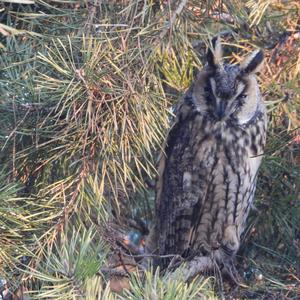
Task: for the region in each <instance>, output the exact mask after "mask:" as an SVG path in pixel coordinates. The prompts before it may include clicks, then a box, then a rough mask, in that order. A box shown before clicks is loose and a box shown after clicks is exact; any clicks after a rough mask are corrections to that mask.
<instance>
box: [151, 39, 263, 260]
mask: <svg viewBox="0 0 300 300" xmlns="http://www.w3.org/2000/svg"><path fill="white" fill-rule="evenodd" d="M262 62H263V53H262V51H260V50H256V51H254V52H253V53H252V54H251V55H250V56H249V57H247V58H246V59H245V60H244V61H242V62H241V63H240V64H235V65H233V64H227V63H225V62H224V61H223V59H222V47H221V42H220V38H214V39H213V40H212V47H211V49H209V50H208V53H207V64H206V66H205V67H204V68H203V69H202V70H201V71H200V72H199V73H198V75H197V76H196V78H195V80H194V82H193V83H192V85H191V87H190V88H189V89H188V91H187V92H186V93H185V95H184V96H183V98H182V99H181V100H180V101H179V103H178V105H177V109H176V120H175V122H174V124H173V126H172V127H171V129H170V131H169V133H168V136H167V138H166V142H165V146H164V151H163V153H162V155H161V157H160V160H159V166H158V173H159V174H158V179H157V186H156V215H157V217H156V223H155V225H154V228H153V231H152V233H151V236H150V237H149V239H148V242H147V244H146V247H147V248H148V251H150V252H156V253H158V254H160V255H166V254H179V255H182V256H183V257H194V256H206V255H210V256H213V257H214V258H215V259H216V261H218V262H220V263H222V262H225V260H226V259H228V258H232V257H234V255H235V254H236V252H237V250H238V249H239V245H240V238H241V234H242V232H243V230H244V228H245V222H246V218H247V216H248V213H249V209H250V207H251V204H252V202H253V198H254V193H255V188H256V181H257V171H258V168H259V165H260V163H261V159H262V154H263V150H264V146H265V140H266V127H267V121H266V120H267V118H266V110H265V105H264V102H263V100H262V98H261V94H260V91H259V86H258V83H257V81H256V77H255V73H256V72H258V71H259V69H260V67H261V65H262Z"/></svg>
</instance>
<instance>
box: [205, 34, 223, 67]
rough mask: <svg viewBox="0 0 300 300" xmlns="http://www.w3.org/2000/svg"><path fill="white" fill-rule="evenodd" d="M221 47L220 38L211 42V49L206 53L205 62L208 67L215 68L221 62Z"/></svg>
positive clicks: (217, 37) (215, 38) (216, 37)
mask: <svg viewBox="0 0 300 300" xmlns="http://www.w3.org/2000/svg"><path fill="white" fill-rule="evenodd" d="M222 54H223V53H222V45H221V38H220V36H219V35H218V36H215V37H214V38H213V39H212V40H211V47H210V48H208V51H207V62H208V65H209V66H210V67H213V68H217V67H218V65H220V64H221V61H222Z"/></svg>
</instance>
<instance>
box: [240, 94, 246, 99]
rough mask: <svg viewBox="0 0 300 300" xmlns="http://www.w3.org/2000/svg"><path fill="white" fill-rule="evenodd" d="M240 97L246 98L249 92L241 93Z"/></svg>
mask: <svg viewBox="0 0 300 300" xmlns="http://www.w3.org/2000/svg"><path fill="white" fill-rule="evenodd" d="M239 98H241V99H245V98H247V94H241V95H240V97H239Z"/></svg>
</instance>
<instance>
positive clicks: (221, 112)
mask: <svg viewBox="0 0 300 300" xmlns="http://www.w3.org/2000/svg"><path fill="white" fill-rule="evenodd" d="M226 106H227V103H226V101H224V100H219V101H218V103H217V107H216V112H217V116H218V118H219V119H220V120H221V119H222V118H223V117H224V116H225V111H226Z"/></svg>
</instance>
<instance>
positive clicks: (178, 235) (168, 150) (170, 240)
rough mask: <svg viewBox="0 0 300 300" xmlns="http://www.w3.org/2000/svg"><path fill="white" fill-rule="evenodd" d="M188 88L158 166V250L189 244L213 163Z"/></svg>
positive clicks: (178, 249)
mask: <svg viewBox="0 0 300 300" xmlns="http://www.w3.org/2000/svg"><path fill="white" fill-rule="evenodd" d="M191 90H192V87H191ZM191 90H190V91H191ZM190 91H189V92H187V94H186V95H185V97H184V99H183V101H181V102H180V103H179V105H178V109H177V113H176V121H175V123H174V124H173V126H172V128H171V129H170V131H169V134H168V137H167V139H166V143H165V146H164V149H165V151H164V153H163V154H162V155H161V158H160V161H159V166H158V173H159V176H158V181H157V188H156V191H157V194H156V209H157V215H159V216H160V218H159V224H158V230H159V232H160V239H159V253H160V254H173V253H175V254H181V253H183V252H184V251H185V250H186V249H187V248H188V243H189V240H190V238H191V237H190V234H191V228H192V224H194V223H195V218H197V214H198V213H199V211H201V203H202V202H203V199H205V194H206V192H207V189H208V186H209V174H210V172H211V168H212V167H213V166H212V164H211V162H212V160H211V155H212V152H213V151H214V149H213V148H214V146H213V144H212V143H210V141H209V139H207V136H206V133H205V130H204V128H205V118H204V117H203V116H202V115H201V114H200V113H199V112H197V110H195V109H194V107H193V103H192V101H191V92H190ZM199 144H201V147H199V146H198V145H199ZM195 160H196V161H197V162H195ZM195 168H197V170H195ZM193 183H197V184H193Z"/></svg>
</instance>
